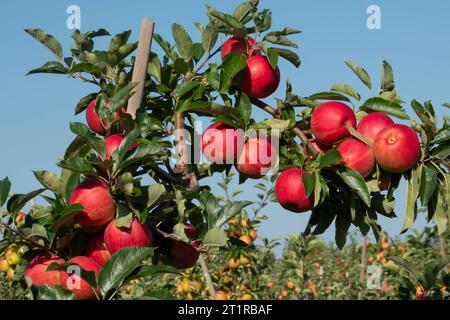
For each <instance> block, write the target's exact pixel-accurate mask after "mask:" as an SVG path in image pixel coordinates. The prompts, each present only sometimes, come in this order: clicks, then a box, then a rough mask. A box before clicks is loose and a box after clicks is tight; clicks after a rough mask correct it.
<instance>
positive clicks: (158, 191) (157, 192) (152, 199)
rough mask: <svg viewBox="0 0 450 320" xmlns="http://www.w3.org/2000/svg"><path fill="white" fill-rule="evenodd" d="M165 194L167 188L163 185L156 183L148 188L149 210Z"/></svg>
mask: <svg viewBox="0 0 450 320" xmlns="http://www.w3.org/2000/svg"><path fill="white" fill-rule="evenodd" d="M165 193H166V188H165V187H164V185H163V184H159V183H155V184H152V185H150V186H148V201H147V208H151V207H152V206H153V205H154V204H155V203H156V202H157V201H158V200H159V199H160V198H161V197H162V196H163V195H164V194H165Z"/></svg>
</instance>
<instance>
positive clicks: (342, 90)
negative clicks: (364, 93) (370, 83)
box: [331, 83, 361, 101]
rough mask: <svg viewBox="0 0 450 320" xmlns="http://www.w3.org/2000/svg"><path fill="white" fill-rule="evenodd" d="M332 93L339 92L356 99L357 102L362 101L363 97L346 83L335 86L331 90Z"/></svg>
mask: <svg viewBox="0 0 450 320" xmlns="http://www.w3.org/2000/svg"><path fill="white" fill-rule="evenodd" d="M331 91H337V92H340V93H343V94H346V95H349V96H350V97H352V98H355V99H356V101H359V100H361V96H360V95H359V93H358V92H356V90H355V89H353V87H352V86H350V85H348V84H344V83H339V84H335V85H334V86H333V87H332V88H331Z"/></svg>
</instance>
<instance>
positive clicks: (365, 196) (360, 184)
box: [336, 166, 371, 207]
mask: <svg viewBox="0 0 450 320" xmlns="http://www.w3.org/2000/svg"><path fill="white" fill-rule="evenodd" d="M336 173H337V174H338V175H339V176H340V177H341V179H342V180H343V181H344V182H345V183H346V184H347V185H348V186H349V187H350V189H352V190H354V191H355V192H356V193H357V194H358V196H359V197H360V198H361V200H362V201H364V203H365V204H366V205H367V206H368V207H370V202H371V201H370V190H369V187H368V186H367V184H366V182H365V181H364V178H363V176H361V175H360V174H359V173H358V172H356V171H355V170H353V169H351V168H349V167H345V166H339V168H338V169H337V171H336Z"/></svg>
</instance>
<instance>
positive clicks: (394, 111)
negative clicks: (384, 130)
mask: <svg viewBox="0 0 450 320" xmlns="http://www.w3.org/2000/svg"><path fill="white" fill-rule="evenodd" d="M360 109H361V110H362V111H378V112H384V113H386V114H389V115H391V116H393V117H396V118H399V119H404V120H406V119H409V116H408V114H407V113H406V111H405V109H403V107H402V106H401V105H399V104H398V103H396V102H392V101H388V100H385V99H383V98H379V97H375V98H370V99H368V100H366V101H365V102H364V104H363V105H362V106H361V108H360Z"/></svg>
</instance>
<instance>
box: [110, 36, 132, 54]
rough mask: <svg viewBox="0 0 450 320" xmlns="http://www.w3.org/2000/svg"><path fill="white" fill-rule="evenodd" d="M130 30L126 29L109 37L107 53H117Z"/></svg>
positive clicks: (126, 39)
mask: <svg viewBox="0 0 450 320" xmlns="http://www.w3.org/2000/svg"><path fill="white" fill-rule="evenodd" d="M130 35H131V30H127V31H124V32H121V33H118V34H116V35H115V36H114V37H112V38H111V41H110V42H109V47H108V52H109V53H117V52H119V48H120V47H121V46H123V45H125V44H126V43H127V41H128V39H129V38H130Z"/></svg>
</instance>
